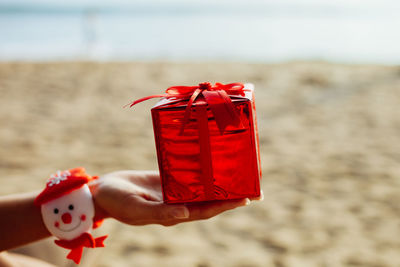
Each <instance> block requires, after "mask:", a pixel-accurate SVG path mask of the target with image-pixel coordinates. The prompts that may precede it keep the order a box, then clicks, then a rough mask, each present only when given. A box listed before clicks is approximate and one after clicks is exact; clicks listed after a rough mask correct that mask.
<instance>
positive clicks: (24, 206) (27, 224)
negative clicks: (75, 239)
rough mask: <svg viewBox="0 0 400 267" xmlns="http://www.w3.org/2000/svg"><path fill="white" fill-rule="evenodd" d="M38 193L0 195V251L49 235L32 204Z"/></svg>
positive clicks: (37, 209)
mask: <svg viewBox="0 0 400 267" xmlns="http://www.w3.org/2000/svg"><path fill="white" fill-rule="evenodd" d="M38 194H39V192H31V193H25V194H15V195H10V196H0V252H1V251H3V250H8V249H12V248H15V247H18V246H21V245H24V244H27V243H30V242H33V241H36V240H40V239H43V238H46V237H49V236H50V233H49V231H47V229H46V227H45V225H44V223H43V221H42V215H41V213H40V208H38V207H36V206H35V205H34V204H33V200H34V199H35V197H36V196H37V195H38Z"/></svg>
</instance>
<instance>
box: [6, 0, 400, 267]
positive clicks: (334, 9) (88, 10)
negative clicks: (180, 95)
mask: <svg viewBox="0 0 400 267" xmlns="http://www.w3.org/2000/svg"><path fill="white" fill-rule="evenodd" d="M398 10H400V3H398V1H391V0H381V1H378V0H365V1H358V0H347V1H344V0H343V1H342V0H338V1H323V0H320V1H316V0H314V1H313V0H285V1H278V0H268V1H261V0H259V1H257V0H247V1H197V0H196V1H195V0H193V1H178V0H175V1H172V0H164V1H161V0H149V1H123V0H119V1H105V0H98V1H94V0H93V1H89V0H82V1H77V0H76V1H75V0H73V1H43V0H41V1H33V0H13V1H11V0H0V125H1V127H0V185H1V186H0V194H1V195H6V194H12V193H17V192H27V191H33V190H40V189H41V188H43V185H44V183H45V181H46V179H47V177H48V176H49V174H51V173H53V172H54V171H56V170H58V169H61V170H62V169H68V168H72V167H76V166H85V167H86V169H87V170H88V172H89V173H91V174H99V175H101V174H104V173H107V172H111V171H114V170H118V169H157V168H158V166H157V160H156V153H155V146H154V139H153V130H152V124H151V119H150V108H151V107H152V105H154V101H153V102H152V101H147V102H145V103H142V104H140V105H138V106H137V107H136V108H134V109H131V110H128V109H123V108H122V106H123V105H125V104H126V103H128V102H129V101H131V100H133V99H137V98H140V97H143V96H147V95H150V94H159V93H160V92H161V91H164V90H165V89H166V88H167V87H169V86H172V85H195V84H198V83H199V82H203V81H210V82H222V83H229V82H252V83H254V84H255V88H256V105H257V115H258V124H259V125H258V126H259V135H260V150H261V161H262V169H263V181H262V187H263V190H264V194H265V200H264V201H263V202H253V203H252V204H251V205H250V206H248V207H246V208H241V209H237V210H235V211H230V212H226V213H224V214H222V215H220V216H218V217H216V218H213V219H211V220H208V221H204V222H195V223H190V224H182V225H178V226H175V227H170V228H165V227H161V226H154V225H152V226H145V227H129V226H126V225H122V224H120V223H117V222H115V221H112V220H109V221H107V222H106V223H105V225H104V227H103V230H99V231H105V232H108V233H109V234H110V238H109V240H108V242H107V248H105V249H103V250H101V251H100V252H97V254H96V252H94V253H95V254H92V256H90V255H87V257H86V259H87V261H86V262H83V264H82V266H122V267H124V266H145V267H147V266H174V267H175V266H196V267H213V266H235V267H250V266H276V267H286V266H290V267H292V266H293V267H297V266H305V267H309V266H310V267H312V266H321V267H331V266H368V267H371V266H375V267H378V266H382V267H385V266H400V241H399V238H398V237H399V236H400V218H399V217H400V206H399V204H398V203H400V179H399V177H400V164H399V163H400V152H399V151H400V137H399V136H400V109H399V106H400V66H399V63H400V53H399V52H400V51H399V47H400V31H399V30H398V28H399V26H400V18H399V16H398ZM99 234H100V233H99ZM48 242H49V241H48ZM46 245H47V244H46V242H38V243H36V244H34V245H33V246H28V247H24V248H22V249H20V250H19V251H25V252H26V253H35V254H36V256H38V257H40V258H42V259H45V260H48V261H52V262H54V263H56V264H57V265H58V266H67V265H68V263H66V262H64V260H63V258H64V256H65V251H64V250H62V249H60V250H59V251H58V252H59V253H58V254H57V253H53V252H51V253H49V252H48V250H47V249H43V248H44V247H46ZM60 259H61V261H63V262H60Z"/></svg>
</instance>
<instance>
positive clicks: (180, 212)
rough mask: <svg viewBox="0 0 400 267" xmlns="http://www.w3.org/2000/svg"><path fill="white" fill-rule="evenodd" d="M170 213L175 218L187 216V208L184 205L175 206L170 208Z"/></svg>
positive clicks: (185, 217)
mask: <svg viewBox="0 0 400 267" xmlns="http://www.w3.org/2000/svg"><path fill="white" fill-rule="evenodd" d="M171 214H172V216H173V217H174V218H176V219H187V218H189V210H188V208H186V207H180V208H175V209H173V210H172V212H171Z"/></svg>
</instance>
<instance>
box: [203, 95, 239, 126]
mask: <svg viewBox="0 0 400 267" xmlns="http://www.w3.org/2000/svg"><path fill="white" fill-rule="evenodd" d="M203 95H204V98H205V99H206V102H207V104H208V105H209V106H210V108H211V111H212V113H213V114H214V118H215V122H216V124H217V126H218V129H219V131H220V133H221V134H223V133H224V131H225V128H226V127H227V126H228V125H234V126H240V125H241V121H240V117H239V115H238V114H237V112H236V109H235V106H234V105H233V103H232V100H231V98H230V97H229V95H228V94H227V93H226V92H225V91H224V90H218V91H205V92H203Z"/></svg>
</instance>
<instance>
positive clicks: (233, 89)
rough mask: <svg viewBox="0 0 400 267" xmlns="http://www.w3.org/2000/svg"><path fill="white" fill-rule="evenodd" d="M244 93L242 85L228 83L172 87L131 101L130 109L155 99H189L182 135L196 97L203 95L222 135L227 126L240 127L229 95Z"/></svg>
mask: <svg viewBox="0 0 400 267" xmlns="http://www.w3.org/2000/svg"><path fill="white" fill-rule="evenodd" d="M244 91H247V90H246V89H244V85H243V84H242V83H230V84H222V83H216V84H215V85H214V86H212V85H211V84H210V83H208V82H205V83H200V84H199V85H198V86H172V87H169V88H168V89H167V90H166V91H165V92H166V94H162V95H152V96H147V97H143V98H141V99H138V100H136V101H133V102H132V103H131V104H130V107H132V106H134V105H136V104H138V103H140V102H143V101H145V100H148V99H151V98H155V97H166V98H181V99H188V98H189V102H188V105H187V107H186V110H185V115H184V118H183V124H182V128H181V132H180V134H182V133H183V130H184V126H185V125H186V124H187V122H188V121H189V119H190V114H191V107H192V105H193V102H195V100H196V99H197V97H199V96H200V95H203V96H204V99H205V101H206V102H207V104H208V105H209V106H210V108H211V111H212V113H213V114H214V118H215V121H216V123H217V125H218V128H219V130H220V132H221V134H223V132H224V131H225V128H226V127H227V126H228V125H234V126H240V125H241V121H240V117H239V115H238V114H237V112H236V110H235V107H234V105H233V103H232V100H231V98H230V97H229V95H241V96H244Z"/></svg>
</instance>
